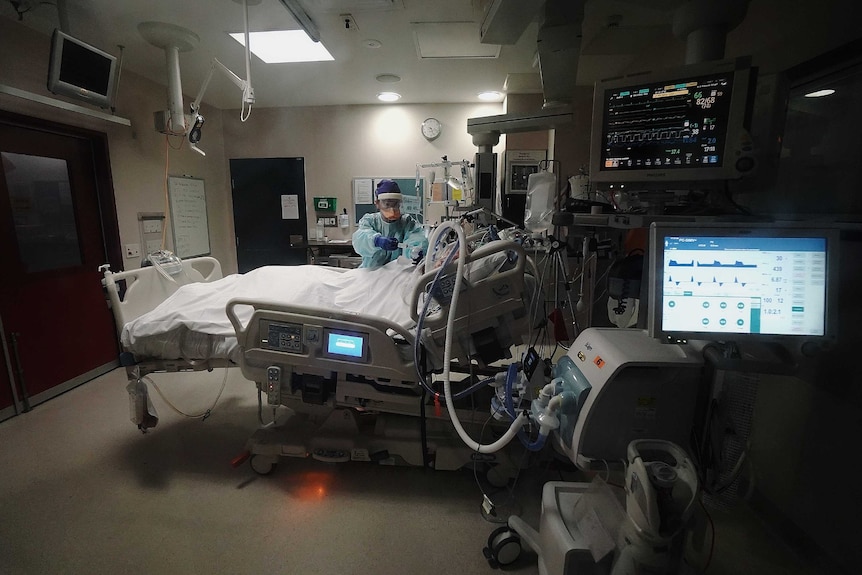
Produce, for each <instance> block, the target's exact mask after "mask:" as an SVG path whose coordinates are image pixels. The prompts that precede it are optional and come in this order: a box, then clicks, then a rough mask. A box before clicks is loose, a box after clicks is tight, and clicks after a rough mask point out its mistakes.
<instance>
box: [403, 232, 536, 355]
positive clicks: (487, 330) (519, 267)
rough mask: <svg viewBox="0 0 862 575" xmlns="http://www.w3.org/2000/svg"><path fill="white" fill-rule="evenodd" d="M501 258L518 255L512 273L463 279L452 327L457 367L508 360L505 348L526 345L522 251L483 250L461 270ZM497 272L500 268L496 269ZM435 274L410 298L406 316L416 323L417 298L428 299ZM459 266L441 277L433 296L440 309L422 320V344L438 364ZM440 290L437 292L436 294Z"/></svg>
mask: <svg viewBox="0 0 862 575" xmlns="http://www.w3.org/2000/svg"><path fill="white" fill-rule="evenodd" d="M501 252H506V253H508V252H514V253H515V254H516V255H517V258H516V260H515V261H514V262H513V265H512V267H511V268H509V269H506V270H505V271H502V272H499V271H494V272H493V273H490V274H488V275H487V276H485V277H481V276H480V277H479V278H478V279H476V278H465V279H464V280H463V281H462V283H461V292H460V293H459V295H458V309H457V310H456V311H455V314H456V315H455V319H454V324H453V329H454V333H453V334H452V335H453V338H452V339H453V349H452V357H453V358H454V359H457V360H458V361H459V362H465V363H467V362H469V360H470V358H475V359H480V360H482V361H483V362H485V363H490V362H493V361H496V360H497V359H502V358H505V357H508V348H509V347H511V346H512V345H518V344H521V343H523V342H524V341H525V338H528V337H529V334H530V321H529V308H528V305H529V298H528V294H527V290H526V286H525V281H524V272H525V268H526V265H527V256H526V254H525V252H524V249H523V247H522V246H521V245H520V244H516V243H514V242H510V241H497V242H492V243H490V244H486V245H484V246H482V247H480V248H478V249H477V250H476V251H474V252H473V253H472V254H470V256H468V258H467V260H465V264H469V263H473V262H480V261H481V260H482V259H484V258H488V257H494V256H495V255H496V254H499V253H501ZM495 267H498V266H495ZM436 273H437V270H432V271H430V272H427V273H425V274H424V275H423V276H421V278H420V279H419V280H418V281H417V283H416V285H415V287H414V291H413V294H412V298H411V308H410V312H411V314H412V316H413V318H414V320H415V321H417V322H418V316H419V312H420V311H421V309H420V307H419V305H420V304H419V301H420V297H421V295H422V294H423V293H427V292H428V289H429V286H430V285H431V283H432V282H433V280H434V276H435V275H436ZM456 273H457V265H456V264H455V263H454V262H453V263H450V264H449V266H448V267H447V268H446V269H445V270H444V272H443V276H441V283H442V284H443V288H442V295H441V292H440V291H437V292H436V293H435V301H436V302H437V303H439V304H441V305H440V309H437V310H436V311H433V312H432V313H430V314H429V315H428V316H427V317H425V318H424V320H423V322H422V323H423V336H422V343H423V344H424V345H425V347H426V349H427V350H428V351H429V353H430V354H431V355H432V356H434V357H435V358H436V359H437V360H438V361H439V360H441V359H442V356H443V352H444V343H445V338H446V331H447V321H448V317H449V313H450V309H449V307H450V306H449V304H450V300H449V297H450V295H451V294H450V293H447V290H448V291H449V292H451V289H452V287H454V279H455V274H456ZM440 289H441V288H438V290H440Z"/></svg>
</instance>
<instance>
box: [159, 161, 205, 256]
mask: <svg viewBox="0 0 862 575" xmlns="http://www.w3.org/2000/svg"><path fill="white" fill-rule="evenodd" d="M168 197H169V199H170V208H171V233H172V235H173V239H174V253H175V254H176V255H178V256H179V257H181V258H193V257H197V256H206V255H209V253H210V233H209V225H208V222H207V196H206V192H205V191H204V181H203V180H202V179H200V178H189V177H185V176H183V177H179V176H169V177H168Z"/></svg>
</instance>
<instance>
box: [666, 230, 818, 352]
mask: <svg viewBox="0 0 862 575" xmlns="http://www.w3.org/2000/svg"><path fill="white" fill-rule="evenodd" d="M707 234H708V230H707V231H706V232H705V233H704V235H703V236H694V235H679V236H674V235H667V236H665V237H664V238H663V241H664V247H663V252H664V257H663V270H662V285H661V302H660V304H661V325H662V331H665V332H677V331H679V332H708V333H717V334H770V335H801V336H822V335H824V334H825V331H826V303H827V302H826V297H827V290H826V284H827V267H826V265H827V261H826V255H827V240H826V238H823V237H721V236H709V235H707Z"/></svg>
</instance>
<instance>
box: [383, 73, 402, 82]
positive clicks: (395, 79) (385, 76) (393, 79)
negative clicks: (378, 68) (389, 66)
mask: <svg viewBox="0 0 862 575" xmlns="http://www.w3.org/2000/svg"><path fill="white" fill-rule="evenodd" d="M377 81H378V82H382V83H383V84H394V83H395V82H400V81H401V76H396V75H395V74H380V75H379V76H377Z"/></svg>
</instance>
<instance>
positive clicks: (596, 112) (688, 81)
mask: <svg viewBox="0 0 862 575" xmlns="http://www.w3.org/2000/svg"><path fill="white" fill-rule="evenodd" d="M755 83H756V69H755V68H752V67H750V65H749V60H748V59H746V58H743V59H735V60H719V61H713V62H704V63H701V64H692V65H688V66H685V67H682V68H675V69H671V70H662V71H657V72H648V73H642V74H632V75H628V76H624V77H619V78H613V79H608V80H602V81H599V82H596V84H595V91H594V94H593V120H592V133H591V140H590V181H591V182H592V183H595V184H596V187H597V189H600V190H608V189H618V188H620V187H621V186H622V187H624V188H625V189H626V190H632V191H636V190H642V189H648V190H656V189H660V190H687V189H696V188H703V187H706V186H707V185H708V184H709V183H710V182H720V181H726V180H731V179H736V178H739V177H741V176H743V175H744V174H746V173H749V172H751V171H752V170H753V169H754V164H755V162H754V159H753V155H752V154H751V143H750V141H749V138H748V136H747V129H748V126H749V122H750V110H751V105H752V101H753V89H754V85H755Z"/></svg>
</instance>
